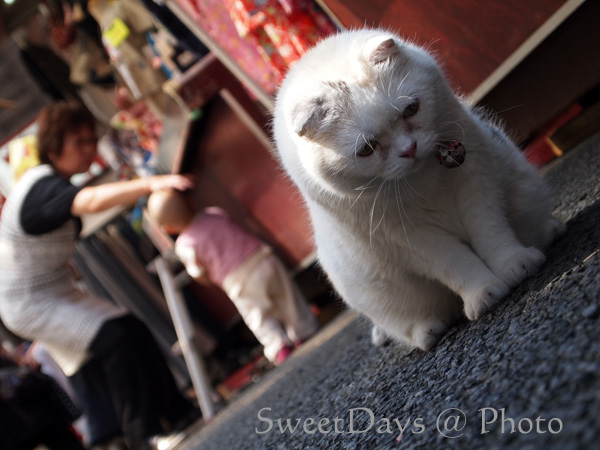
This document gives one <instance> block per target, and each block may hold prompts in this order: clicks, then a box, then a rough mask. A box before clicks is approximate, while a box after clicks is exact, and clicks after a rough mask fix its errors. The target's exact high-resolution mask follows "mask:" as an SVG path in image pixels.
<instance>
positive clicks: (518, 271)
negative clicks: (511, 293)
mask: <svg viewBox="0 0 600 450" xmlns="http://www.w3.org/2000/svg"><path fill="white" fill-rule="evenodd" d="M545 262H546V256H544V254H543V253H542V252H541V251H540V250H538V249H537V248H535V247H529V248H525V247H522V248H520V249H518V250H517V251H515V252H512V253H511V254H510V255H509V256H508V257H506V258H505V259H504V262H503V263H502V264H501V265H500V267H499V268H497V270H494V273H495V274H496V275H497V276H499V277H500V278H502V280H504V282H505V283H506V284H507V285H508V286H509V287H510V288H514V287H516V286H518V285H519V284H520V283H521V282H522V281H523V280H525V279H526V278H528V277H530V276H532V275H535V274H536V273H538V272H539V270H540V269H541V267H542V266H543V265H544V263H545Z"/></svg>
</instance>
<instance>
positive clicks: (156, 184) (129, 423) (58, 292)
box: [0, 102, 197, 449]
mask: <svg viewBox="0 0 600 450" xmlns="http://www.w3.org/2000/svg"><path fill="white" fill-rule="evenodd" d="M38 124H39V132H38V153H39V158H40V161H41V162H42V164H41V165H39V166H37V167H33V168H31V169H29V170H28V171H27V172H26V173H25V174H24V175H23V177H22V178H21V179H20V180H19V182H18V183H17V184H16V186H15V187H14V189H13V190H12V192H11V193H10V194H9V196H8V199H7V201H6V204H5V206H4V209H3V211H2V217H1V222H0V317H1V319H2V321H3V322H4V324H5V325H6V327H7V328H8V329H10V330H11V331H12V332H13V333H15V334H16V335H18V336H20V337H22V338H24V339H27V340H30V341H34V340H35V341H39V342H41V343H43V344H44V346H45V347H46V349H47V350H48V352H49V353H50V354H51V356H52V357H53V358H54V360H55V361H56V362H57V363H58V364H59V366H60V367H61V368H62V370H63V371H64V372H65V374H66V375H68V376H70V377H71V379H72V381H73V385H74V387H75V388H76V394H77V395H78V397H81V399H85V398H87V397H88V395H86V389H88V388H89V389H92V388H93V387H91V386H89V385H88V384H86V380H87V379H94V378H97V377H101V378H102V380H103V381H104V382H105V383H106V385H107V386H108V389H109V391H110V397H111V398H110V401H111V402H112V404H113V405H114V409H115V414H116V416H117V418H118V421H119V425H120V427H121V429H122V431H123V433H124V435H125V438H126V440H127V443H128V445H129V447H130V448H132V449H144V448H152V442H154V441H155V440H156V438H155V437H156V435H160V434H162V433H164V432H165V431H166V430H165V428H164V427H163V424H164V423H171V424H176V423H178V422H180V421H182V420H183V419H185V418H186V417H188V416H189V415H190V414H191V413H193V412H194V411H197V410H195V409H194V408H193V406H192V405H191V403H189V402H188V401H187V400H186V399H185V398H184V397H183V396H182V395H181V393H180V392H179V390H178V388H177V386H176V384H175V381H174V379H173V376H172V374H171V372H170V371H169V369H168V367H167V365H166V363H165V361H164V359H163V356H162V354H161V353H160V349H159V348H158V345H157V344H156V342H155V340H154V338H153V336H152V335H151V334H150V332H149V330H148V329H147V327H146V326H145V325H144V324H143V323H142V322H140V321H139V320H138V319H136V318H135V317H133V316H131V315H129V314H128V313H127V312H126V311H124V310H122V309H120V308H118V307H116V306H115V305H113V304H112V303H110V302H108V301H106V300H104V299H101V298H98V297H95V296H93V295H90V294H87V293H84V292H82V291H80V290H79V289H78V288H77V287H76V286H75V284H74V283H73V281H72V279H71V273H70V270H69V266H68V262H69V259H70V257H71V255H72V253H73V250H74V246H75V241H76V239H77V235H78V234H79V231H80V229H81V220H80V217H81V216H82V215H84V214H87V213H92V212H98V211H103V210H106V209H108V208H111V207H113V206H117V205H127V204H131V203H132V202H134V201H135V200H136V199H137V198H138V197H140V196H144V195H147V194H149V193H151V192H153V191H156V190H159V189H165V188H170V189H178V190H185V189H188V188H190V187H191V186H192V182H191V180H190V179H189V178H185V177H182V176H177V175H159V176H154V177H149V178H144V179H138V180H132V181H125V182H117V183H109V184H104V185H101V186H96V187H91V186H88V187H83V188H79V187H76V186H73V185H72V184H71V183H70V182H69V179H70V178H71V176H73V175H74V174H77V173H82V172H86V171H87V170H88V169H89V167H90V165H91V163H92V161H93V160H94V157H95V156H96V150H97V149H96V143H97V138H96V134H95V125H96V124H95V120H94V117H93V116H92V115H91V114H90V113H89V112H88V110H86V109H85V108H84V107H83V106H81V105H79V104H71V103H66V102H60V103H55V104H51V105H49V106H47V107H45V108H44V109H43V110H42V111H41V113H40V116H39V118H38ZM91 371H93V376H92V374H91V373H90V372H91ZM77 391H79V392H77ZM80 403H81V406H82V408H83V410H84V412H85V413H86V415H88V417H90V418H91V417H93V416H94V405H90V404H86V403H85V400H84V401H83V402H80ZM88 413H89V414H88Z"/></svg>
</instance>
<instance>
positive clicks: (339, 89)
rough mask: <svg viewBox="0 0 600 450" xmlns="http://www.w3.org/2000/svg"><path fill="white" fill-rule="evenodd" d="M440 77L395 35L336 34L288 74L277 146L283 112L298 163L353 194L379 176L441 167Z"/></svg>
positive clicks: (399, 175)
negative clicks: (438, 151) (436, 154)
mask: <svg viewBox="0 0 600 450" xmlns="http://www.w3.org/2000/svg"><path fill="white" fill-rule="evenodd" d="M441 81H442V82H443V80H442V78H441V75H440V72H439V69H438V68H437V66H436V64H435V62H434V61H433V59H432V58H430V57H429V55H427V54H426V53H424V52H422V51H421V50H418V49H416V48H413V47H409V46H405V45H404V44H401V43H400V42H399V41H398V40H397V38H395V37H393V36H392V35H389V34H387V33H381V32H376V31H367V32H358V33H356V32H353V33H348V34H342V35H338V36H335V37H334V38H330V39H329V40H326V41H324V42H322V43H321V44H319V46H317V47H316V48H315V49H313V50H312V51H311V52H309V53H308V54H307V55H305V57H304V58H303V60H301V61H300V62H299V63H298V65H297V66H296V67H295V68H294V69H293V70H292V72H290V75H289V76H288V79H286V82H285V83H284V85H283V87H282V90H281V92H280V97H278V105H277V108H278V110H276V122H275V125H276V130H275V131H276V138H278V144H280V142H279V141H280V139H279V136H280V135H281V132H282V131H281V129H279V130H278V128H281V124H279V125H278V119H277V115H278V114H281V113H280V112H279V110H283V115H284V116H285V121H286V127H287V132H288V133H290V132H291V134H293V138H292V139H293V141H294V143H295V146H296V147H297V152H298V158H299V161H300V163H301V164H302V166H303V167H304V170H306V171H307V172H308V173H309V174H310V175H311V176H313V177H315V179H316V180H317V182H319V183H325V184H326V185H327V186H328V187H330V188H331V189H333V190H335V191H336V192H338V193H344V192H345V193H351V192H352V191H355V192H356V189H358V188H360V187H361V186H364V185H365V184H367V183H373V182H374V181H376V180H382V179H384V180H395V179H400V178H403V177H406V176H407V175H408V174H411V173H414V172H416V171H418V170H419V169H420V168H421V167H423V165H425V164H436V162H435V158H434V157H433V153H434V151H435V146H436V144H437V143H438V142H439V140H440V139H443V138H444V137H445V136H442V135H443V134H444V133H443V129H442V131H441V132H440V131H439V129H440V126H439V125H440V123H442V122H441V121H442V119H443V117H441V116H442V115H443V112H440V111H441V109H440V95H439V92H440V88H439V84H440V82H441ZM444 86H445V84H444ZM442 109H443V108H442ZM280 151H281V150H280ZM283 156H284V159H285V155H283Z"/></svg>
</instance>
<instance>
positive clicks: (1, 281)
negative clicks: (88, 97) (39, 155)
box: [0, 165, 123, 375]
mask: <svg viewBox="0 0 600 450" xmlns="http://www.w3.org/2000/svg"><path fill="white" fill-rule="evenodd" d="M53 174H54V169H53V168H52V167H51V166H49V165H41V166H37V167H34V168H32V169H29V170H28V171H27V172H26V173H25V174H24V175H23V177H22V178H21V180H19V182H18V183H17V185H16V186H15V188H14V189H13V191H12V192H11V193H10V195H9V197H8V199H7V201H6V204H5V205H4V208H3V210H2V217H1V219H2V220H1V222H0V318H1V319H2V321H3V322H4V325H5V326H6V327H7V328H8V329H10V330H11V331H12V332H13V333H15V334H17V335H18V336H21V337H22V338H24V339H28V340H31V341H33V340H37V341H39V342H41V343H43V344H44V345H45V346H46V348H47V350H48V352H49V353H50V354H51V355H52V357H53V358H54V359H55V360H56V362H57V363H58V364H59V365H60V366H61V368H62V369H63V371H64V372H65V373H66V374H67V375H71V374H72V373H74V372H75V371H77V369H78V368H79V367H80V366H81V365H82V364H83V363H84V362H85V360H86V356H87V355H86V349H87V348H88V346H89V344H90V342H91V340H92V339H93V338H94V336H95V335H96V333H97V331H98V329H99V328H100V326H101V325H102V324H103V323H104V321H105V320H106V319H108V318H112V317H116V316H119V315H122V314H123V311H122V310H120V309H119V308H117V307H115V306H113V305H112V304H111V303H109V302H108V301H105V300H102V299H99V298H97V297H94V296H91V295H89V294H84V293H83V292H81V291H79V290H78V289H77V288H76V287H75V285H74V284H73V282H72V280H71V276H70V271H69V268H68V261H69V259H70V258H71V256H72V254H73V251H74V249H75V241H76V230H77V227H76V224H75V221H74V220H69V221H67V222H66V223H64V224H63V225H62V226H60V227H59V228H57V229H55V230H53V231H51V232H48V233H44V234H40V235H31V234H27V233H26V232H25V231H24V230H23V227H22V226H21V220H20V217H21V208H22V205H23V202H24V200H25V198H26V197H27V195H28V194H29V192H30V191H31V188H32V187H33V186H34V185H35V183H37V182H38V181H39V180H40V179H42V178H44V177H46V176H50V175H53Z"/></svg>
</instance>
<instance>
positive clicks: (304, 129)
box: [292, 97, 329, 139]
mask: <svg viewBox="0 0 600 450" xmlns="http://www.w3.org/2000/svg"><path fill="white" fill-rule="evenodd" d="M328 111H329V107H328V106H327V103H326V99H325V97H316V98H313V99H310V100H308V101H304V102H301V103H299V104H297V105H296V107H295V108H294V109H293V111H292V127H293V129H294V132H295V133H296V134H297V135H298V136H302V137H306V138H308V139H312V138H314V137H315V135H316V134H317V132H318V131H319V130H320V129H321V126H322V124H323V121H324V120H325V118H326V117H327V113H328Z"/></svg>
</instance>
